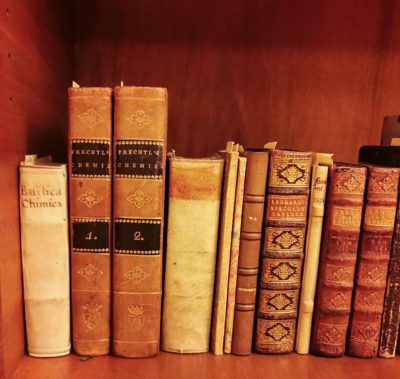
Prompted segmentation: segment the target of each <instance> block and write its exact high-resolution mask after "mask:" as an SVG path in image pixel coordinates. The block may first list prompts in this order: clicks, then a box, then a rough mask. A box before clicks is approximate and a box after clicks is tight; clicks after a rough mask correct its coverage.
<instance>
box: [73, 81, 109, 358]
mask: <svg viewBox="0 0 400 379" xmlns="http://www.w3.org/2000/svg"><path fill="white" fill-rule="evenodd" d="M68 115H69V117H68V120H69V122H68V161H69V178H70V180H69V199H70V202H69V204H70V243H71V291H72V294H71V298H72V342H73V349H74V351H75V353H77V354H80V355H89V356H93V355H103V354H108V353H109V352H110V329H111V326H110V314H111V258H110V251H111V152H112V149H111V147H112V145H111V138H112V90H111V88H100V87H82V88H81V87H78V86H76V85H75V86H73V87H71V88H69V89H68Z"/></svg>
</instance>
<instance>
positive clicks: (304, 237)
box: [20, 84, 400, 357]
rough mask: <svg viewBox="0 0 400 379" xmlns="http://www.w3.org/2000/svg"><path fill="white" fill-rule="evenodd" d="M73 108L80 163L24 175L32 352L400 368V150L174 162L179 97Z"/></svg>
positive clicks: (44, 164) (151, 94)
mask: <svg viewBox="0 0 400 379" xmlns="http://www.w3.org/2000/svg"><path fill="white" fill-rule="evenodd" d="M68 93H69V108H68V109H69V149H68V150H69V164H68V166H67V165H66V164H56V163H52V162H51V161H50V160H49V159H47V158H42V159H37V157H36V156H27V157H26V159H25V161H24V162H22V163H21V165H20V210H21V240H22V241H21V244H22V249H21V250H22V263H23V280H24V300H25V319H26V331H27V350H28V353H29V354H30V355H32V356H59V355H64V354H68V353H69V352H70V350H71V339H72V346H73V350H74V351H75V353H77V354H80V355H85V356H95V355H103V354H109V353H110V352H112V353H113V354H115V355H118V356H124V357H148V356H154V355H156V354H157V353H158V351H159V349H160V347H161V349H162V350H165V351H170V352H176V353H200V352H206V351H209V350H211V351H212V352H214V353H215V354H223V353H228V354H229V353H233V354H236V355H247V354H250V353H251V352H252V351H256V352H259V353H288V352H292V351H297V352H298V353H300V354H308V353H309V351H311V352H313V353H316V354H320V355H326V356H341V355H343V354H344V353H345V352H347V353H349V354H350V355H353V356H359V357H375V356H377V355H379V356H382V357H393V356H394V355H395V351H396V344H397V336H398V330H399V312H400V294H398V293H397V292H398V291H399V289H398V287H399V281H400V268H399V267H400V248H399V247H398V246H399V244H400V216H399V217H398V218H397V219H396V212H397V207H398V183H399V173H400V171H399V169H398V168H396V167H400V162H399V157H400V148H398V149H397V148H395V147H363V148H362V149H361V150H360V161H362V162H366V163H369V164H357V165H356V164H345V163H333V161H332V155H331V154H322V153H311V152H301V151H290V150H278V149H276V148H275V147H276V146H275V145H276V144H275V143H269V144H266V145H265V146H264V147H263V148H256V149H252V148H248V149H243V148H242V147H241V146H240V145H238V144H235V143H233V142H228V143H227V146H226V148H225V150H223V151H220V152H219V153H218V154H216V155H215V156H214V157H211V158H205V159H190V158H181V157H177V156H176V155H175V152H172V153H170V154H169V156H168V160H167V154H166V131H167V92H166V90H165V89H163V88H150V87H127V86H121V87H116V88H115V90H114V91H113V90H112V89H110V88H100V87H99V88H87V87H86V88H85V87H82V88H81V87H79V86H78V85H76V84H74V86H73V87H71V88H69V91H68ZM373 164H377V165H373ZM385 166H395V167H385ZM67 167H68V171H67ZM167 168H168V169H167ZM166 177H167V180H165V179H166ZM166 182H167V183H168V184H167V186H165V183H166ZM68 193H69V196H68ZM165 194H166V197H167V201H164V197H165ZM164 205H168V207H167V208H168V211H167V212H164V210H165V206H164ZM68 210H69V212H68ZM164 217H166V223H165V224H166V225H165V227H164ZM164 234H165V238H164ZM165 247H166V249H165V250H166V252H165V257H164V259H163V250H164V248H165ZM162 294H163V296H162ZM314 299H315V301H314ZM71 315H72V328H71ZM71 330H72V338H71Z"/></svg>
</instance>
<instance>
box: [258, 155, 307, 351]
mask: <svg viewBox="0 0 400 379" xmlns="http://www.w3.org/2000/svg"><path fill="white" fill-rule="evenodd" d="M311 163H312V156H311V153H309V152H301V151H290V150H274V151H273V152H272V153H271V159H270V172H269V181H268V191H267V199H266V202H265V207H266V212H265V231H264V242H263V248H262V263H261V265H262V267H261V269H260V280H259V294H258V307H257V321H256V335H255V350H256V351H257V352H259V353H288V352H291V351H293V348H294V341H295V333H296V318H297V305H298V301H299V289H300V283H301V273H302V263H303V253H304V243H305V235H306V222H307V211H308V197H309V192H310V189H309V187H310V178H311Z"/></svg>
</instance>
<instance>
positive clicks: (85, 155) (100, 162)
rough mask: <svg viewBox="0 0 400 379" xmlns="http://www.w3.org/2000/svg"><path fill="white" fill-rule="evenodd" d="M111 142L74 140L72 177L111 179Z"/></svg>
mask: <svg viewBox="0 0 400 379" xmlns="http://www.w3.org/2000/svg"><path fill="white" fill-rule="evenodd" d="M109 160H110V141H108V140H89V139H73V140H72V162H71V165H72V176H73V177H89V178H102V177H109V176H110V173H111V169H110V162H109Z"/></svg>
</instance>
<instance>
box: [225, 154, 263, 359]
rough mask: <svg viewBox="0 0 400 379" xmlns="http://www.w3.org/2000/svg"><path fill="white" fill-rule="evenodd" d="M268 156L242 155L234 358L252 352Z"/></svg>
mask: <svg viewBox="0 0 400 379" xmlns="http://www.w3.org/2000/svg"><path fill="white" fill-rule="evenodd" d="M269 154H270V151H269V150H268V149H247V150H246V152H245V156H246V158H247V168H246V180H245V186H244V202H243V214H242V230H241V233H240V246H239V264H238V273H237V284H236V302H235V315H234V321H233V334H232V349H231V352H232V354H236V355H249V354H251V350H252V342H253V327H254V312H255V307H256V293H257V276H258V264H259V260H260V247H261V235H262V227H263V216H264V201H265V189H266V185H267V173H268V161H269Z"/></svg>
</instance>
